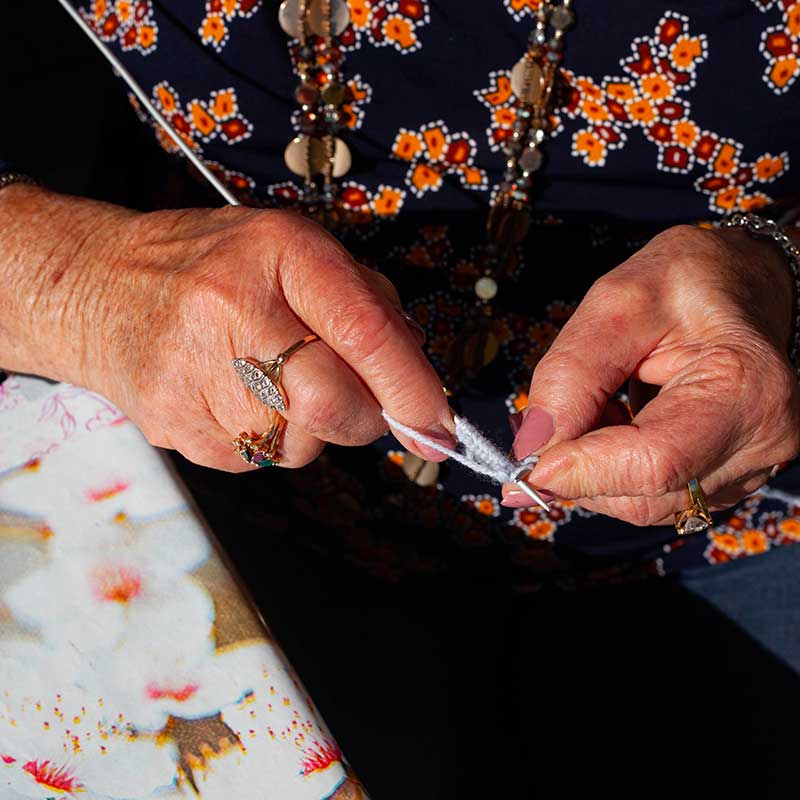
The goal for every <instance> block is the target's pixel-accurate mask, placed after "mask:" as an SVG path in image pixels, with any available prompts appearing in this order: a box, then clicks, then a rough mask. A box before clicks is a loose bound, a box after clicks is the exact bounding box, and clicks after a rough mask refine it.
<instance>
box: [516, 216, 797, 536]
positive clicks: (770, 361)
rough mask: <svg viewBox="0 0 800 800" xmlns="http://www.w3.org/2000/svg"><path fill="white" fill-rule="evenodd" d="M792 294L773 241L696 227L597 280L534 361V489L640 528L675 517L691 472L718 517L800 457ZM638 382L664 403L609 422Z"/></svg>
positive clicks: (524, 447) (660, 240)
mask: <svg viewBox="0 0 800 800" xmlns="http://www.w3.org/2000/svg"><path fill="white" fill-rule="evenodd" d="M792 291H793V289H792V285H791V280H790V277H789V270H788V268H787V265H786V262H785V256H784V254H783V253H782V252H781V251H780V248H779V247H778V246H777V245H775V244H774V243H773V242H770V241H767V240H761V239H756V238H754V237H752V236H750V235H749V234H748V233H746V232H744V231H740V230H732V229H720V230H701V229H699V228H694V227H690V226H678V227H674V228H670V229H669V230H667V231H665V232H664V233H662V234H660V235H659V236H657V237H655V238H654V239H653V240H652V241H651V242H650V243H649V244H647V246H645V247H644V248H642V250H640V251H639V252H638V253H636V254H635V255H634V256H633V257H631V258H630V259H629V260H628V261H626V262H625V263H624V264H622V265H621V266H619V267H617V268H616V269H614V270H612V271H611V272H609V273H608V274H606V275H605V276H603V277H602V278H600V279H599V280H598V281H597V282H596V283H595V284H594V285H593V286H592V288H591V289H590V291H589V292H588V294H587V295H586V297H585V299H584V300H583V302H582V303H581V304H580V306H579V307H578V309H577V311H576V312H575V314H574V315H573V317H572V318H571V319H570V320H569V322H568V323H567V324H566V325H565V327H564V329H563V330H562V332H561V334H560V335H559V336H558V338H557V339H556V341H555V342H554V343H553V345H552V347H551V348H550V350H549V351H548V353H547V354H546V355H545V356H544V358H543V359H542V360H541V362H540V363H539V364H538V366H537V367H536V370H535V372H534V375H533V381H532V385H531V391H530V394H529V400H528V403H529V404H528V408H527V410H526V412H525V419H524V421H523V423H522V427H521V428H520V431H519V432H518V434H517V438H516V440H515V443H514V449H515V454H516V456H517V457H518V458H522V457H524V456H526V455H528V454H529V453H531V452H540V453H541V460H540V461H539V463H538V464H537V466H536V467H535V469H534V470H533V471H532V472H531V474H530V476H529V478H528V480H529V481H530V483H531V484H532V485H533V486H534V487H536V488H537V490H544V492H545V496H548V495H547V493H549V494H550V495H552V496H555V497H559V498H562V499H570V500H575V501H576V502H577V503H578V504H579V505H581V506H583V507H584V508H587V509H590V510H593V511H598V512H600V513H603V514H607V515H609V516H612V517H617V518H619V519H622V520H626V521H628V522H631V523H633V524H636V525H654V524H655V525H658V524H667V523H671V522H674V512H676V511H680V510H682V509H684V508H686V506H687V505H688V493H687V490H686V484H687V483H688V481H689V480H690V479H691V478H693V477H697V478H698V479H699V480H700V483H701V485H702V487H703V489H704V491H705V493H706V495H707V497H708V500H709V507H710V508H711V509H712V510H719V509H723V508H727V507H729V506H731V505H733V504H735V503H736V502H738V501H739V500H741V499H742V498H743V497H745V496H746V495H747V494H750V493H751V492H753V491H755V490H756V489H758V488H759V487H760V486H761V485H763V484H764V483H765V482H766V481H767V479H768V477H769V473H770V470H771V469H772V467H773V466H774V465H775V464H777V463H780V462H784V461H788V460H790V459H792V458H794V457H795V456H796V455H797V454H798V452H800V391H799V390H798V384H797V379H796V377H795V375H794V372H793V370H792V367H791V365H790V364H789V361H788V358H787V355H786V348H787V341H788V336H789V331H790V328H791V318H792V307H793V303H792ZM629 378H630V379H632V380H631V390H632V391H631V393H632V395H633V394H634V392H635V391H636V390H637V389H638V390H640V391H641V390H644V391H642V396H643V398H644V399H647V397H649V398H652V399H650V400H649V402H644V403H642V404H641V405H642V406H643V407H641V408H637V404H636V403H634V412H635V417H634V419H633V421H632V422H631V423H630V424H627V425H612V426H609V427H599V426H600V425H602V424H603V419H604V413H605V412H606V407H607V404H608V402H609V398H611V397H612V396H613V395H614V393H615V392H616V391H617V390H619V389H620V387H621V386H622V385H623V384H624V383H625V381H626V380H628V379H629ZM632 399H634V400H635V398H634V397H632ZM504 495H505V499H504V504H505V505H511V506H522V505H529V504H530V501H528V502H525V501H524V498H525V497H526V496H525V495H523V493H522V492H519V491H517V492H514V491H513V487H504Z"/></svg>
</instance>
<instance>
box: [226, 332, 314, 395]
mask: <svg viewBox="0 0 800 800" xmlns="http://www.w3.org/2000/svg"><path fill="white" fill-rule="evenodd" d="M317 339H319V336H317V334H316V333H310V334H308V336H304V337H303V338H302V339H301V340H300V341H299V342H295V343H294V344H293V345H292V346H291V347H288V348H287V349H286V350H284V351H283V352H282V353H279V354H278V355H277V356H275V358H271V359H269V360H268V361H255V360H253V359H251V358H234V359H233V368H234V369H235V370H236V374H237V375H238V376H239V377H240V378H241V379H242V381H243V382H244V385H245V386H246V387H247V388H248V389H249V390H250V391H251V392H252V393H253V395H255V397H256V398H257V399H258V400H259V401H260V402H261V403H263V404H264V405H265V406H266V407H267V408H271V409H274V410H275V411H286V407H287V405H288V401H287V399H286V393H285V392H284V390H283V385H282V384H281V375H282V373H283V365H284V364H285V363H286V362H287V361H288V360H289V358H290V356H292V355H294V354H295V353H296V352H297V351H298V350H299V349H300V348H301V347H305V346H306V345H307V344H310V343H311V342H316V341H317Z"/></svg>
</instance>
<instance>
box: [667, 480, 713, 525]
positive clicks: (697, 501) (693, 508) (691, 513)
mask: <svg viewBox="0 0 800 800" xmlns="http://www.w3.org/2000/svg"><path fill="white" fill-rule="evenodd" d="M687 487H688V489H689V508H687V509H685V510H683V511H679V512H678V513H676V514H675V530H676V531H678V533H679V534H680V535H681V536H685V535H686V534H688V533H700V531H704V530H705V529H706V528H707V527H708V526H709V525H711V522H712V520H711V514H709V512H708V503H707V502H706V496H705V494H703V490H702V488H701V487H700V481H698V480H697V478H692V479H691V480H690V481H689V483H688V484H687Z"/></svg>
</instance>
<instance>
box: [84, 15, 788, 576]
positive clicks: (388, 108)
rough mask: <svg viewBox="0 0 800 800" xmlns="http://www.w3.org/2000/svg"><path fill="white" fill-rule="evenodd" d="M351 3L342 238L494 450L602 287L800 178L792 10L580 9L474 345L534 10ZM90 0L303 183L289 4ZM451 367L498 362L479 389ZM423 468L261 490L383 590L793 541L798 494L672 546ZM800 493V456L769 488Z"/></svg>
mask: <svg viewBox="0 0 800 800" xmlns="http://www.w3.org/2000/svg"><path fill="white" fill-rule="evenodd" d="M347 1H348V4H349V8H350V15H351V23H350V25H349V26H348V28H347V29H346V30H345V32H344V34H343V35H342V41H341V49H342V51H343V54H344V56H345V58H344V62H343V70H344V76H345V78H346V81H347V83H348V85H349V86H350V89H351V94H352V98H351V101H350V102H349V103H348V104H347V106H346V109H345V111H346V114H345V129H344V132H343V133H342V137H343V138H344V139H345V141H346V142H347V144H348V145H349V147H350V150H351V152H352V154H353V165H352V168H351V169H350V171H349V172H348V174H347V175H345V176H344V177H343V178H342V179H341V181H340V195H339V196H340V200H341V202H342V203H343V204H344V205H345V206H346V207H347V208H349V209H350V210H351V211H352V212H353V213H354V216H355V218H356V222H355V223H354V224H353V226H352V229H351V230H350V231H348V232H347V233H345V234H343V236H344V238H345V240H346V243H347V244H348V246H349V247H350V248H351V250H352V251H353V252H354V253H355V254H356V256H357V257H359V258H360V259H362V260H363V261H364V262H365V263H369V264H371V265H373V266H375V267H377V268H379V269H381V270H382V271H385V272H386V273H387V274H389V275H390V276H391V277H392V279H393V280H394V281H395V282H396V283H397V285H398V286H399V288H400V291H401V294H402V295H403V297H404V300H405V302H406V304H407V306H408V308H409V309H410V310H411V311H413V312H414V313H415V314H416V315H417V316H418V318H419V319H420V321H421V322H422V324H423V325H424V326H425V327H426V329H427V333H428V345H427V346H428V352H429V356H430V358H431V359H432V361H433V363H434V365H435V366H436V367H437V368H438V369H439V370H440V371H441V373H442V375H443V376H444V378H445V380H449V383H450V385H451V388H453V389H454V391H455V398H454V404H455V405H456V406H457V407H459V408H460V409H461V410H462V411H463V412H464V413H465V414H466V415H467V416H469V417H470V418H472V419H475V420H477V421H478V422H479V424H480V425H481V426H482V427H483V428H484V429H485V430H487V432H489V433H490V434H491V435H492V436H493V437H495V438H496V439H498V440H501V441H505V442H510V431H509V430H508V425H507V422H506V419H505V418H506V416H507V414H508V413H509V412H510V411H513V410H515V409H519V408H521V407H523V406H524V405H525V399H526V391H527V386H528V382H529V380H530V374H531V372H532V369H533V367H534V366H535V364H536V362H537V361H538V359H539V358H540V357H541V355H542V353H543V352H544V351H545V350H546V348H547V346H548V345H549V344H550V342H552V340H553V339H554V338H555V336H556V335H557V333H558V330H559V328H560V326H561V325H562V324H563V323H564V321H565V320H566V319H567V318H568V316H569V314H570V313H571V311H572V309H573V308H574V306H575V303H576V301H577V300H579V299H580V297H581V296H582V293H583V292H584V291H585V289H586V288H587V287H588V285H589V284H590V283H591V282H592V280H594V279H595V278H596V277H597V276H598V275H599V274H602V273H603V272H605V271H607V270H609V269H611V268H613V267H614V266H615V265H616V264H618V263H620V261H622V260H623V259H624V258H626V257H627V256H628V255H630V253H631V252H633V251H635V250H636V249H638V248H639V247H640V246H641V245H642V244H643V243H644V242H645V241H647V239H648V238H649V237H650V236H651V235H652V234H653V233H654V232H656V231H658V230H659V229H661V228H663V227H665V226H667V225H669V224H673V223H675V222H677V221H694V220H702V219H709V218H719V217H720V216H721V215H722V214H724V213H725V212H727V211H729V210H731V209H736V208H739V209H757V208H759V207H763V206H765V205H767V204H769V203H771V202H773V201H774V200H777V199H781V198H787V197H790V196H791V195H792V194H793V193H796V192H797V190H798V181H797V179H796V177H794V172H793V169H792V164H791V157H792V155H794V154H795V153H797V152H798V150H800V103H798V92H800V88H796V87H795V80H796V77H797V75H798V73H800V3H792V2H790V0H723V1H722V2H717V3H708V2H702V0H685V1H684V2H678V1H677V0H675V1H674V2H671V3H669V4H668V5H667V6H665V5H663V4H662V3H658V2H642V1H641V0H613V2H612V0H591V2H589V0H586V1H585V2H580V1H579V2H577V3H576V4H575V10H576V13H577V18H578V22H577V25H576V26H575V28H574V29H573V30H571V31H570V32H569V33H568V35H567V46H566V57H565V68H566V70H567V78H568V91H567V92H565V100H564V105H563V107H562V108H560V109H559V110H558V112H557V114H556V117H555V118H554V119H553V123H554V125H555V126H556V135H555V137H554V139H553V141H552V142H551V143H550V144H549V145H548V146H547V153H548V156H547V161H546V164H545V167H544V170H543V173H542V178H541V179H540V180H539V183H537V185H536V208H537V210H538V211H537V215H536V218H535V220H534V225H533V227H532V228H531V232H530V233H529V235H528V238H527V240H526V241H525V242H524V243H523V245H522V246H521V247H520V248H519V250H518V252H517V253H516V254H515V257H514V259H513V263H510V264H509V265H508V268H507V274H505V275H503V276H502V277H503V280H502V281H501V288H500V293H499V295H498V297H497V300H496V302H495V304H494V305H495V313H494V316H493V321H492V324H491V330H490V332H489V333H490V335H488V336H484V337H483V338H477V339H476V338H475V337H473V338H472V339H470V335H471V334H470V330H471V329H470V320H471V319H472V318H473V315H474V314H475V304H476V298H475V294H474V291H473V285H474V282H475V279H476V277H478V276H480V275H481V274H482V258H483V257H484V255H483V254H484V249H483V248H484V245H485V241H484V234H483V226H484V223H485V218H486V213H487V208H488V205H489V202H490V197H491V194H492V189H493V187H494V186H495V185H496V184H497V182H498V181H499V180H500V179H501V172H502V167H503V157H502V152H501V146H502V143H503V140H504V139H505V138H506V137H507V136H509V135H510V131H511V130H512V128H513V123H514V119H515V115H516V98H515V96H514V94H513V91H512V88H511V85H510V81H509V73H510V70H511V68H512V66H513V65H514V63H515V62H516V61H517V60H518V59H519V58H520V57H521V56H522V54H523V53H524V51H525V47H526V43H527V39H528V35H529V33H530V31H531V29H532V23H533V19H534V16H533V13H534V11H535V9H536V7H537V5H538V0H481V2H466V1H465V0H347ZM76 6H77V7H78V8H79V9H80V10H81V12H82V13H83V14H84V15H85V18H86V19H87V20H89V21H90V23H91V25H92V26H93V27H94V29H95V30H96V32H97V34H98V35H99V36H100V37H101V38H103V39H104V40H105V41H106V42H108V43H110V45H111V47H112V48H113V49H114V51H115V52H116V53H117V54H118V55H120V56H121V57H122V59H123V61H124V63H125V65H126V66H127V68H128V69H129V70H130V71H131V72H132V74H133V75H134V76H135V78H136V79H137V81H138V82H139V84H140V85H141V87H142V88H143V89H144V91H145V92H146V93H147V94H148V95H149V96H150V97H152V99H153V101H154V102H155V103H156V105H157V106H158V108H159V109H160V110H161V112H162V113H163V114H164V115H165V116H166V117H167V118H168V119H169V120H170V122H171V124H172V125H173V127H174V128H175V129H176V130H177V131H178V132H179V133H180V134H181V136H182V137H183V139H184V141H186V143H187V144H189V146H190V147H192V148H193V150H194V151H195V152H196V153H197V154H198V155H199V156H200V157H201V158H202V159H203V160H205V161H206V162H207V163H208V164H209V165H211V166H212V168H213V169H214V170H215V172H216V173H217V174H218V175H219V176H220V177H221V178H222V180H223V181H224V182H225V183H227V184H228V186H229V187H230V188H231V189H232V190H233V191H234V192H235V193H236V194H237V195H238V196H240V197H241V198H242V199H243V200H244V201H245V202H247V203H251V204H254V205H271V206H273V205H274V206H293V205H296V204H297V202H298V201H299V199H300V198H301V194H302V185H301V182H300V181H299V180H298V179H297V178H296V177H295V176H293V175H292V174H291V173H290V172H289V170H288V169H287V167H286V165H285V163H284V159H283V153H284V149H285V147H286V145H287V143H288V142H289V141H290V140H291V139H292V138H293V137H294V136H295V135H296V134H297V127H296V123H297V115H296V108H297V106H296V102H295V100H294V96H293V93H294V88H295V85H296V83H297V79H296V77H295V76H294V74H293V70H292V64H291V58H290V42H289V40H288V38H287V36H286V34H285V33H284V32H283V31H282V30H281V28H280V26H279V25H278V20H277V7H278V3H277V2H276V1H273V0H270V1H269V2H262V0H207V1H206V2H203V0H91V1H90V0H79V1H78V0H76ZM87 46H88V43H87ZM134 106H135V108H136V109H137V111H138V113H140V115H141V116H142V118H143V120H145V121H148V120H147V117H146V115H144V114H143V113H142V109H141V108H139V105H138V103H136V102H134ZM155 134H156V137H157V138H158V141H159V142H160V143H161V145H162V146H164V147H165V148H166V149H167V150H169V151H174V150H175V149H176V148H175V146H174V144H173V143H172V142H171V141H170V140H169V138H168V137H166V136H165V135H164V134H163V132H161V131H159V130H155ZM158 179H159V176H158V175H153V181H154V182H157V181H158ZM534 279H535V282H536V283H535V286H536V288H534ZM454 359H455V360H458V359H461V360H462V361H463V360H464V359H467V360H470V359H471V360H472V361H475V360H476V359H477V360H478V361H486V362H488V363H487V365H486V366H485V368H483V369H481V370H474V371H473V374H470V376H469V377H468V378H465V377H463V375H462V374H461V372H459V371H458V370H455V372H454V368H453V363H454ZM455 373H458V375H459V377H457V378H448V376H452V375H453V374H455ZM406 459H407V456H406V454H404V453H403V452H402V451H400V450H399V449H398V448H397V445H396V443H395V442H393V440H390V438H389V437H387V438H386V439H385V440H383V441H382V442H380V443H378V446H377V447H376V448H372V449H370V448H363V449H360V450H357V451H348V452H345V451H343V450H341V449H338V448H331V449H329V450H328V452H327V453H326V454H325V455H324V456H323V457H322V459H320V461H318V462H317V463H316V464H314V465H312V466H311V467H309V468H308V469H305V470H301V471H299V472H296V473H290V474H289V473H284V472H283V471H273V472H272V473H270V474H269V476H268V478H266V479H268V480H270V481H274V482H275V483H276V484H278V483H280V484H284V487H283V488H284V490H285V491H286V492H287V497H289V496H291V497H293V498H294V500H293V512H294V517H293V519H297V520H303V521H304V522H305V523H310V524H302V525H301V524H298V526H297V530H298V536H302V537H308V541H309V544H310V545H311V546H313V547H315V548H317V549H319V548H320V547H325V548H327V549H330V550H332V551H339V552H340V553H342V554H344V555H345V556H346V557H347V558H349V559H350V560H351V561H355V562H357V563H360V564H363V565H364V566H365V567H366V568H367V569H369V570H371V571H372V572H373V573H376V574H380V575H383V576H386V577H388V578H392V579H396V578H398V577H402V576H403V575H405V574H408V573H426V574H430V573H434V574H435V573H437V572H442V571H448V570H453V569H460V568H462V567H464V565H471V566H469V568H470V569H484V568H486V565H488V564H491V565H493V567H492V568H496V566H497V565H498V564H502V565H504V567H505V568H507V569H508V570H509V575H510V578H511V581H512V582H513V584H514V585H515V586H517V587H518V588H521V589H526V588H535V587H538V586H539V585H542V584H547V585H572V584H574V583H575V582H583V581H589V582H591V581H595V580H608V579H612V578H617V577H620V576H625V575H631V574H641V573H642V572H644V573H654V572H660V573H663V572H667V571H671V570H674V569H679V568H684V567H687V566H697V565H700V564H714V563H721V562H725V561H729V560H731V559H735V558H742V557H746V556H749V555H756V554H758V553H761V552H765V551H766V550H768V549H770V548H772V547H776V546H782V545H784V544H788V543H791V542H794V541H797V540H800V508H797V507H795V506H794V504H793V503H792V502H786V501H778V500H774V499H772V500H767V499H766V498H764V497H755V498H750V499H748V500H747V501H745V502H743V503H742V504H741V505H740V506H739V507H738V508H736V509H734V510H733V511H731V512H727V513H725V514H721V515H718V519H717V524H716V525H715V527H713V528H712V529H710V530H709V531H708V532H706V533H703V534H699V535H695V536H692V537H686V538H684V539H682V540H680V541H678V540H676V538H675V534H674V531H673V530H672V529H667V528H657V529H650V530H639V529H635V528H632V527H631V526H628V525H625V524H622V523H618V522H615V521H612V520H608V519H605V518H599V517H596V516H593V515H591V514H589V513H588V512H584V511H583V510H581V509H579V508H577V507H576V506H574V505H573V504H570V503H559V502H556V503H554V505H553V508H552V510H551V512H550V513H549V514H547V513H545V512H543V511H539V510H538V509H537V510H523V511H515V512H512V511H508V510H506V509H503V508H501V507H500V506H499V505H498V502H497V497H496V494H497V493H496V492H495V491H493V488H492V487H490V486H487V485H483V484H480V483H479V482H478V481H477V479H476V478H474V476H471V475H467V474H466V473H465V472H463V471H462V470H461V469H460V468H458V467H457V466H452V465H446V466H443V467H442V468H441V469H440V470H439V471H438V474H434V475H428V476H427V477H425V478H424V479H422V478H420V479H418V480H416V481H412V480H409V479H408V478H407V477H406V473H407V472H409V470H404V466H408V465H407V463H406ZM421 484H422V485H421ZM798 484H800V470H798V469H797V468H794V467H791V468H789V469H787V470H785V471H784V472H783V473H782V474H781V475H779V476H778V478H777V479H776V484H775V483H774V484H773V485H778V486H782V487H783V488H784V489H787V490H791V489H792V487H793V486H795V485H798ZM312 487H313V501H310V500H309V498H310V497H312ZM321 528H324V529H325V530H326V533H325V535H324V536H322V535H318V534H315V533H314V531H319V530H320V529H321ZM488 554H492V558H487V555H488Z"/></svg>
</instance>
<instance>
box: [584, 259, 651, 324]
mask: <svg viewBox="0 0 800 800" xmlns="http://www.w3.org/2000/svg"><path fill="white" fill-rule="evenodd" d="M633 271H634V269H633V267H632V266H631V264H630V262H629V263H628V265H627V266H626V267H625V269H615V270H612V271H611V272H608V273H606V274H605V275H603V276H601V277H600V278H598V279H597V280H596V281H595V282H594V283H593V284H592V286H591V287H590V289H589V291H588V293H587V295H586V299H585V300H584V303H586V304H587V306H589V307H590V308H593V309H597V311H598V312H599V313H602V314H604V315H607V314H609V313H614V312H615V311H617V310H619V311H620V312H621V313H623V314H624V315H626V316H627V315H629V314H630V313H631V311H632V310H633V311H635V310H638V309H643V308H652V307H653V306H654V304H655V302H656V300H657V298H658V294H657V292H656V290H655V287H654V286H653V285H652V284H651V282H650V281H648V280H644V279H642V278H641V277H639V276H637V275H635V274H633Z"/></svg>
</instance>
